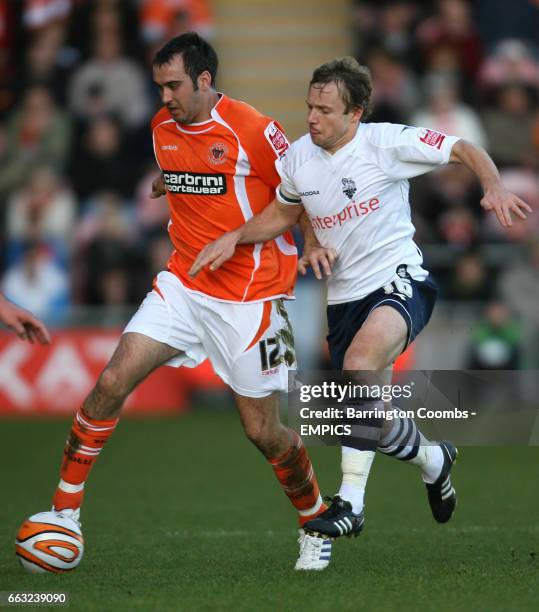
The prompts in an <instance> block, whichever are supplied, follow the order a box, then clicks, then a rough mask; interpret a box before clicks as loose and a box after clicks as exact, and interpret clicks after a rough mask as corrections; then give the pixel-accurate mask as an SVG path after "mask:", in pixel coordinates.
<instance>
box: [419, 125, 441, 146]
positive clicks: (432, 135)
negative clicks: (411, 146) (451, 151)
mask: <svg viewBox="0 0 539 612" xmlns="http://www.w3.org/2000/svg"><path fill="white" fill-rule="evenodd" d="M419 140H420V141H421V142H424V143H425V144H426V145H429V147H435V148H436V149H439V150H441V148H442V144H443V142H444V140H445V134H442V133H440V132H435V131H434V130H428V129H427V128H423V129H422V130H420V131H419Z"/></svg>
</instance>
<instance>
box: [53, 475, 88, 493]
mask: <svg viewBox="0 0 539 612" xmlns="http://www.w3.org/2000/svg"><path fill="white" fill-rule="evenodd" d="M58 488H59V489H60V491H64V493H78V492H79V491H82V490H83V489H84V483H83V482H82V483H81V484H71V483H69V482H66V481H65V480H62V479H61V478H60V482H59V483H58Z"/></svg>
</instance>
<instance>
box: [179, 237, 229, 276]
mask: <svg viewBox="0 0 539 612" xmlns="http://www.w3.org/2000/svg"><path fill="white" fill-rule="evenodd" d="M238 239H239V236H238V234H237V233H236V232H227V233H226V234H223V235H222V236H221V238H218V239H217V240H215V241H214V242H210V244H207V245H206V246H205V247H204V248H203V249H202V251H200V253H199V254H198V255H197V258H196V259H195V261H194V263H193V265H192V266H191V269H190V270H189V276H191V277H193V278H194V277H195V276H196V275H197V274H198V273H199V272H200V270H202V268H205V267H206V266H208V265H209V266H210V270H211V271H212V272H213V271H215V270H217V268H220V267H221V266H222V265H223V264H224V263H225V261H228V260H229V259H230V258H231V257H232V255H234V253H235V251H236V244H237V243H238Z"/></svg>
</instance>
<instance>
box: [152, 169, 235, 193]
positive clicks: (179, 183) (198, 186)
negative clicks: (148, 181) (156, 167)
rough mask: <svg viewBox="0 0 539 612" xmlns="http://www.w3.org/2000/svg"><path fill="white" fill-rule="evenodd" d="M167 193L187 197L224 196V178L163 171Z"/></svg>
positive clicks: (221, 175) (196, 173)
mask: <svg viewBox="0 0 539 612" xmlns="http://www.w3.org/2000/svg"><path fill="white" fill-rule="evenodd" d="M163 178H164V179H165V185H166V188H167V191H170V192H171V193H183V194H188V195H224V194H225V193H226V176H225V175H224V174H205V173H201V172H174V171H172V170H163Z"/></svg>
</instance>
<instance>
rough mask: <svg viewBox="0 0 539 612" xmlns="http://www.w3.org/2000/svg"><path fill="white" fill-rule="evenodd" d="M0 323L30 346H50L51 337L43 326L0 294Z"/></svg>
mask: <svg viewBox="0 0 539 612" xmlns="http://www.w3.org/2000/svg"><path fill="white" fill-rule="evenodd" d="M0 323H2V324H3V325H6V326H7V327H9V328H10V329H12V330H13V331H14V332H15V333H16V334H17V336H19V338H20V339H21V340H28V342H30V343H31V344H34V343H35V342H39V344H50V341H51V337H50V334H49V331H48V329H47V328H46V327H45V325H44V324H43V323H42V322H41V321H40V320H39V319H36V318H35V317H34V315H32V314H31V313H29V312H28V311H27V310H24V308H20V307H19V306H17V305H16V304H13V303H12V302H10V301H9V300H6V298H5V297H4V296H3V295H2V294H1V293H0Z"/></svg>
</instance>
